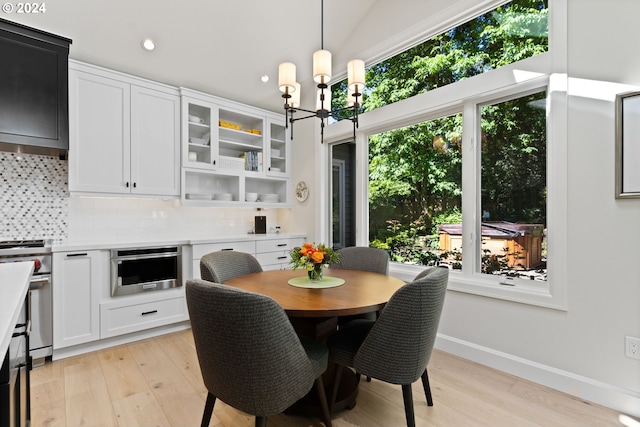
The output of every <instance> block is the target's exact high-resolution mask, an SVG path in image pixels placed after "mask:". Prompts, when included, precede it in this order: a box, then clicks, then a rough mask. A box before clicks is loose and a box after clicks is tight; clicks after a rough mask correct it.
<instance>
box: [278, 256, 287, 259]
mask: <svg viewBox="0 0 640 427" xmlns="http://www.w3.org/2000/svg"><path fill="white" fill-rule="evenodd" d="M287 258H288V257H286V256H279V257H278V259H287Z"/></svg>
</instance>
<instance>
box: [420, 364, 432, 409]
mask: <svg viewBox="0 0 640 427" xmlns="http://www.w3.org/2000/svg"><path fill="white" fill-rule="evenodd" d="M422 386H423V387H424V394H425V395H426V396H427V406H433V397H432V396H431V387H430V386H429V375H428V374H427V370H426V369H425V370H424V373H423V374H422Z"/></svg>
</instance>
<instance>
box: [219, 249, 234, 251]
mask: <svg viewBox="0 0 640 427" xmlns="http://www.w3.org/2000/svg"><path fill="white" fill-rule="evenodd" d="M220 250H221V251H232V250H233V248H224V249H220Z"/></svg>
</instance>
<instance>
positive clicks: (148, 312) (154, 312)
mask: <svg viewBox="0 0 640 427" xmlns="http://www.w3.org/2000/svg"><path fill="white" fill-rule="evenodd" d="M157 312H158V310H151V311H143V312H142V315H143V316H146V315H147V314H156V313H157Z"/></svg>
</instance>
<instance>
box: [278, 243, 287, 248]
mask: <svg viewBox="0 0 640 427" xmlns="http://www.w3.org/2000/svg"><path fill="white" fill-rule="evenodd" d="M283 246H288V243H278V247H279V248H281V247H283Z"/></svg>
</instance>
